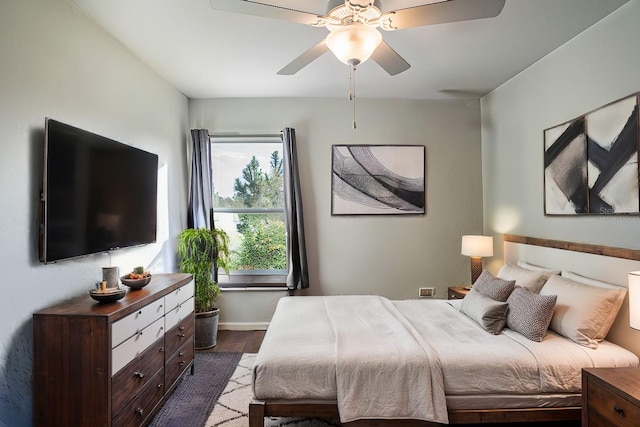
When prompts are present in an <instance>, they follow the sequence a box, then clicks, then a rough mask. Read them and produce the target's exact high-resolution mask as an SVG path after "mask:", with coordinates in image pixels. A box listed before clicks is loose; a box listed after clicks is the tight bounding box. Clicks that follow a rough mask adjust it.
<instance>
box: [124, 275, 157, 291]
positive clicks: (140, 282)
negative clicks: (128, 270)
mask: <svg viewBox="0 0 640 427" xmlns="http://www.w3.org/2000/svg"><path fill="white" fill-rule="evenodd" d="M120 280H121V281H122V284H123V285H127V286H128V287H130V288H131V289H142V288H144V287H145V286H147V285H148V284H149V282H150V281H151V275H148V276H147V277H144V278H142V279H129V276H122V277H121V278H120Z"/></svg>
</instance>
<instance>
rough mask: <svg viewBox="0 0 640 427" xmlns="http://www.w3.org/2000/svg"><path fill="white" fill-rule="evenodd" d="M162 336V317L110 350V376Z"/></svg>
mask: <svg viewBox="0 0 640 427" xmlns="http://www.w3.org/2000/svg"><path fill="white" fill-rule="evenodd" d="M162 336H164V318H160V319H158V320H156V321H155V322H153V323H152V324H151V325H149V326H147V327H146V328H144V329H142V330H140V331H138V332H137V333H136V334H135V335H134V336H132V337H131V338H129V339H128V340H126V341H124V342H123V343H122V344H120V345H119V346H117V347H116V348H114V349H113V350H111V376H113V375H115V374H116V373H117V372H118V371H119V370H120V369H122V368H124V367H125V366H126V365H127V363H129V362H131V361H132V360H133V359H135V358H136V357H138V355H139V354H141V353H142V352H144V351H145V350H146V349H147V348H148V347H149V346H150V345H151V344H153V343H154V342H156V340H157V339H158V338H160V337H162Z"/></svg>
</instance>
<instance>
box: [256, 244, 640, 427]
mask: <svg viewBox="0 0 640 427" xmlns="http://www.w3.org/2000/svg"><path fill="white" fill-rule="evenodd" d="M504 241H505V242H511V243H518V244H524V245H533V246H540V247H544V248H553V249H560V250H567V251H572V252H580V253H586V254H593V255H603V256H607V257H614V258H621V259H624V260H632V261H640V250H634V249H624V248H615V247H610V246H600V245H591V244H584V243H572V242H564V241H559V240H549V239H539V238H532V237H524V236H516V235H510V234H507V235H504ZM505 259H506V257H505ZM543 265H544V264H543ZM548 266H549V267H554V266H552V265H548ZM627 271H630V270H627ZM623 317H624V316H623ZM626 325H627V326H628V312H627V323H626ZM618 344H619V345H621V346H622V347H625V345H624V344H622V343H618ZM632 351H633V350H632ZM636 354H638V353H637V352H636ZM581 410H582V409H581V407H579V406H576V407H559V408H522V409H484V410H450V411H448V414H449V423H450V424H488V423H521V422H522V423H524V422H559V421H579V420H580V419H581ZM267 416H273V417H319V418H338V417H339V414H338V406H337V403H336V402H313V403H311V402H297V401H286V400H273V401H270V400H255V399H254V400H253V401H252V402H251V403H250V404H249V426H250V427H264V417H267ZM345 425H348V426H371V427H373V426H381V427H382V426H440V425H442V424H439V423H431V422H426V421H417V420H360V421H354V422H351V423H347V424H345Z"/></svg>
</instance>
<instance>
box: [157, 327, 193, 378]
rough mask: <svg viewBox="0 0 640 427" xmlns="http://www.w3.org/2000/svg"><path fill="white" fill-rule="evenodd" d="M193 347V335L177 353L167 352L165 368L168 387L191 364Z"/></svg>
mask: <svg viewBox="0 0 640 427" xmlns="http://www.w3.org/2000/svg"><path fill="white" fill-rule="evenodd" d="M193 348H194V347H193V336H191V337H189V339H188V340H187V341H186V342H185V343H184V345H183V346H182V347H180V348H179V349H178V350H177V351H176V352H175V353H173V354H172V355H169V354H167V357H168V359H167V361H166V362H165V370H164V375H165V376H164V378H165V384H166V385H167V387H171V386H172V385H173V383H174V382H175V381H176V380H177V379H178V377H180V374H182V373H183V372H184V370H185V369H186V368H187V367H188V366H189V363H191V361H193Z"/></svg>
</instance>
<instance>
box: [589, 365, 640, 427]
mask: <svg viewBox="0 0 640 427" xmlns="http://www.w3.org/2000/svg"><path fill="white" fill-rule="evenodd" d="M639 422H640V368H586V369H583V370H582V426H583V427H587V426H590V427H600V426H611V427H631V426H638V423H639Z"/></svg>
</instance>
